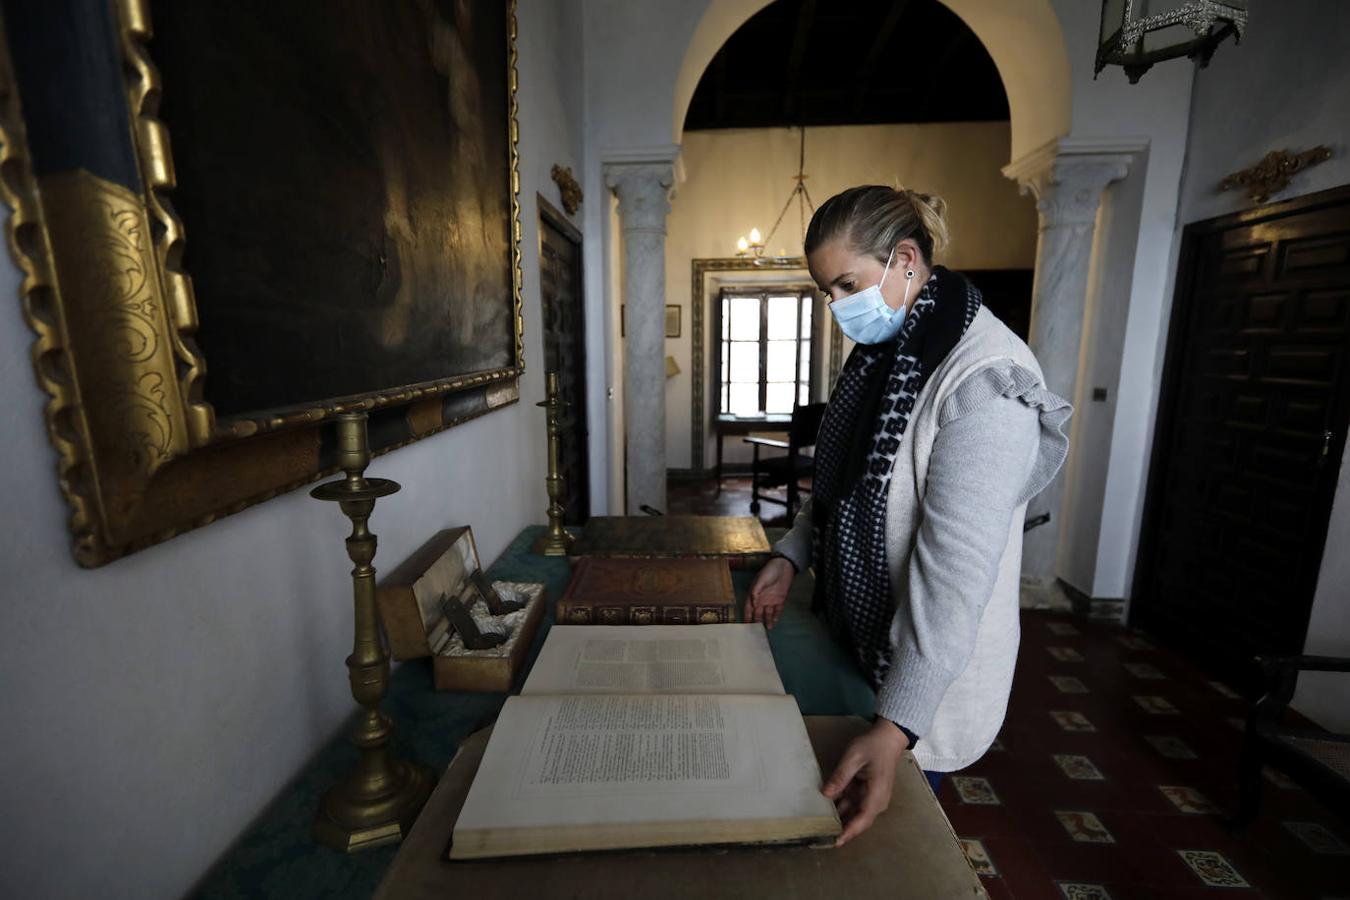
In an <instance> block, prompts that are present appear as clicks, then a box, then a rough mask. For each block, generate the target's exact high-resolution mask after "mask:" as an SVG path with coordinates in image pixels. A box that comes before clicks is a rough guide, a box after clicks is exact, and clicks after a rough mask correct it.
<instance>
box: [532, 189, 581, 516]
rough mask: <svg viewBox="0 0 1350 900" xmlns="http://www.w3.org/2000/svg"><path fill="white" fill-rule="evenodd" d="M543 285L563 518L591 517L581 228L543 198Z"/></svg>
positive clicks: (546, 353) (546, 368) (546, 354)
mask: <svg viewBox="0 0 1350 900" xmlns="http://www.w3.org/2000/svg"><path fill="white" fill-rule="evenodd" d="M539 289H540V293H541V295H542V298H543V307H544V329H543V331H544V371H546V372H557V373H558V387H559V393H560V395H561V397H562V400H563V402H564V404H565V405H564V407H563V409H562V413H561V415H560V419H559V423H558V425H559V429H560V431H561V447H560V451H559V468H560V471H561V474H562V476H563V478H564V480H565V484H566V492H565V493H564V495H563V499H562V503H563V521H564V522H566V523H567V524H568V525H580V524H582V523H583V522H585V521H586V519H588V518H590V496H591V494H590V478H589V468H588V461H589V456H588V454H587V450H586V441H587V430H586V326H585V309H584V303H585V300H584V296H583V294H582V290H581V234H580V233H579V232H578V231H577V230H576V229H575V228H573V227H572V225H571V224H570V223H569V222H568V221H567V219H566V218H564V217H563V215H562V213H560V212H558V211H557V210H555V209H553V208H552V207H551V206H549V205H548V204H547V203H546V202H545V201H544V200H542V199H540V201H539Z"/></svg>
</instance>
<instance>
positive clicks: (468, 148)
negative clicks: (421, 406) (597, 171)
mask: <svg viewBox="0 0 1350 900" xmlns="http://www.w3.org/2000/svg"><path fill="white" fill-rule="evenodd" d="M152 19H153V26H154V38H153V40H152V41H151V43H150V52H151V56H152V58H153V60H154V62H155V63H156V64H157V65H158V66H159V68H160V70H161V71H162V73H163V83H164V96H163V101H162V106H161V110H160V115H161V118H162V119H163V120H164V121H165V123H166V125H167V126H168V130H169V135H170V138H171V140H172V151H173V158H174V163H175V168H176V171H177V178H178V186H177V188H176V189H175V190H174V191H173V192H172V194H171V197H170V199H171V201H172V202H173V204H174V206H175V207H176V209H177V211H178V213H179V215H180V217H181V219H182V221H183V224H184V227H185V231H186V252H185V256H184V259H183V265H184V268H185V269H186V270H187V272H188V274H189V275H190V276H191V278H192V281H193V286H194V290H195V293H196V303H197V310H198V314H199V318H200V323H201V327H200V329H199V332H198V342H199V344H200V345H201V348H202V350H203V353H204V355H205V357H206V359H207V361H208V365H207V376H206V380H205V391H206V399H207V400H208V401H209V402H210V403H212V404H213V405H214V406H215V409H216V412H217V413H218V414H219V415H221V416H226V417H228V416H231V415H239V414H244V413H251V412H258V411H262V410H271V409H278V408H283V407H290V406H296V405H305V404H309V403H313V402H317V401H320V400H324V399H327V398H335V397H346V396H351V395H358V394H364V393H370V392H374V391H380V390H387V389H391V388H395V387H400V386H405V385H412V384H419V383H423V382H428V381H433V380H437V379H444V378H447V377H450V376H455V375H464V374H468V373H474V372H483V371H488V370H495V369H502V368H506V367H511V366H514V365H516V363H517V360H516V336H515V304H514V297H513V293H512V277H511V272H512V258H511V254H512V242H511V221H512V194H511V173H510V146H509V143H508V117H509V115H510V111H509V102H510V99H509V95H508V91H509V86H508V82H507V53H508V43H507V28H508V9H507V5H506V3H504V2H501V0H233V2H229V3H223V2H219V0H156V2H154V3H153V5H152Z"/></svg>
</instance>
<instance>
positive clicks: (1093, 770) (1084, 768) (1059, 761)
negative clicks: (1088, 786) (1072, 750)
mask: <svg viewBox="0 0 1350 900" xmlns="http://www.w3.org/2000/svg"><path fill="white" fill-rule="evenodd" d="M1054 758H1055V765H1057V766H1059V769H1060V771H1061V772H1063V773H1064V774H1065V775H1067V776H1068V777H1070V778H1072V779H1073V780H1074V781H1105V780H1106V776H1105V775H1103V774H1102V772H1101V769H1098V768H1097V766H1096V765H1095V764H1094V763H1093V762H1092V760H1090V759H1088V758H1087V757H1086V756H1073V755H1070V754H1063V753H1056V754H1054Z"/></svg>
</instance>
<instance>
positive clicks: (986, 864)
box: [961, 838, 998, 878]
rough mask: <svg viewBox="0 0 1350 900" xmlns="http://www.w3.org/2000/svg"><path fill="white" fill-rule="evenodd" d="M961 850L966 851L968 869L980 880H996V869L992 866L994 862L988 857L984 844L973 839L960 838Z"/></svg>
mask: <svg viewBox="0 0 1350 900" xmlns="http://www.w3.org/2000/svg"><path fill="white" fill-rule="evenodd" d="M961 849H962V850H964V851H966V859H967V860H968V861H969V862H970V867H971V868H972V869H974V870H975V874H976V875H979V876H980V877H981V878H997V877H998V868H997V867H996V866H995V865H994V860H993V859H992V858H991V857H990V856H989V851H988V850H986V849H985V847H984V844H982V843H980V842H979V841H978V840H976V839H975V838H961Z"/></svg>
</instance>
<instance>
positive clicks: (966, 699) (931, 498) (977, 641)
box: [748, 185, 1071, 844]
mask: <svg viewBox="0 0 1350 900" xmlns="http://www.w3.org/2000/svg"><path fill="white" fill-rule="evenodd" d="M946 240H947V225H946V221H945V218H944V204H943V203H942V201H941V200H939V199H938V198H936V197H931V196H927V195H924V194H918V193H915V192H914V191H907V190H894V189H892V188H889V187H884V186H880V185H868V186H864V187H856V188H852V189H850V190H847V191H844V192H843V193H842V194H838V195H837V196H834V197H831V198H830V199H829V201H827V202H826V203H825V204H824V205H823V206H821V207H820V209H819V210H817V211H816V214H815V215H814V216H813V217H812V219H811V225H810V227H809V228H808V229H807V232H806V257H807V264H808V266H809V267H810V270H811V277H812V278H813V279H815V282H816V284H817V285H819V287H820V289H821V291H823V292H824V293H825V294H826V296H827V298H828V299H829V302H830V312H831V313H832V314H833V315H834V318H835V320H836V321H837V322H838V323H839V327H840V328H841V329H842V330H843V332H844V334H845V335H847V336H848V337H850V338H852V339H853V340H854V341H855V342H856V343H857V346H855V347H854V348H853V352H852V353H851V354H850V355H849V358H848V362H847V363H846V364H845V365H844V369H843V371H842V372H841V373H840V377H839V381H838V383H837V384H836V385H835V388H834V393H833V396H832V397H831V398H830V405H829V409H828V411H827V412H826V414H825V419H824V422H823V424H822V425H821V430H820V436H819V439H818V441H817V444H816V475H815V484H814V490H813V493H812V497H811V499H810V500H809V501H808V502H807V503H806V505H805V506H804V507H803V509H802V511H801V513H800V514H798V516H797V518H796V520H795V522H794V524H793V527H792V529H791V531H789V532H788V534H787V535H786V536H785V537H784V538H783V539H782V540H781V541H779V542H778V544H777V545H775V547H774V556H773V558H771V559H770V560H769V562H768V564H767V565H766V566H765V567H764V569H763V570H762V571H761V572H760V574H759V575H758V577H757V578H756V579H755V583H754V586H753V587H752V588H751V589H750V599H749V604H748V607H749V608H748V618H749V620H750V621H752V622H753V621H760V622H763V623H764V624H765V625H766V626H767V627H769V628H772V627H773V626H774V624H775V623H776V622H777V621H778V618H779V616H780V615H781V613H782V610H783V604H784V602H785V601H786V599H787V593H788V587H789V585H790V584H791V582H792V579H793V576H794V575H795V574H796V573H797V572H801V571H803V570H805V569H806V568H807V567H808V566H812V567H813V568H814V571H815V575H816V586H815V590H816V594H815V603H814V608H815V609H816V610H817V612H819V613H821V614H822V615H823V616H824V618H825V620H826V622H827V623H828V624H829V626H830V629H831V631H832V633H833V634H834V635H835V637H836V638H837V639H839V640H840V641H841V642H842V643H843V644H844V645H845V646H846V647H847V648H848V649H849V650H850V651H851V653H852V655H853V657H854V659H855V661H856V662H857V664H858V666H859V667H860V669H861V670H862V673H863V674H864V675H865V676H866V677H867V678H868V680H869V681H870V682H871V683H872V686H873V688H874V689H875V690H876V717H875V720H874V722H873V725H872V728H871V729H870V730H869V731H868V732H867V733H866V734H864V735H863V736H861V737H859V738H858V739H857V740H855V741H854V742H853V743H852V744H851V745H850V746H849V747H848V749H847V751H846V752H845V753H844V756H843V758H842V760H841V761H840V763H839V765H838V767H837V768H836V769H835V771H834V773H833V774H832V775H831V776H830V778H829V779H828V780H827V781H826V783H825V786H824V792H825V794H826V795H827V796H828V797H830V798H831V799H833V800H835V802H836V805H837V806H838V809H839V813H840V816H841V818H842V819H843V821H844V831H843V834H842V835H841V836H840V838H839V844H844V843H846V842H848V841H849V840H852V839H853V838H854V837H856V836H857V835H858V834H860V833H862V832H863V831H864V830H866V829H867V828H868V826H870V825H871V824H872V822H873V820H874V819H875V818H876V816H877V815H878V814H879V813H880V812H882V811H883V810H884V809H885V808H886V807H887V805H888V804H889V803H890V797H891V786H892V781H893V778H894V773H895V767H896V763H897V761H898V760H899V757H900V755H901V754H902V753H903V752H904V750H905V749H906V748H908V747H913V748H914V755H915V757H916V759H917V760H918V761H919V763H920V764H921V765H922V766H923V768H924V770H925V771H926V772H927V773H928V775H929V780H930V782H931V783H932V784H933V785H934V787H936V784H937V782H938V780H939V779H940V778H941V774H940V773H944V772H951V771H955V770H957V769H961V768H964V767H965V766H968V765H970V764H971V763H972V762H974V761H975V760H977V759H979V758H980V757H981V756H982V755H983V754H984V752H985V750H987V749H988V748H989V745H990V744H991V743H993V740H994V738H995V736H996V735H997V734H998V730H999V728H1000V726H1001V725H1002V724H1003V715H1004V712H1005V711H1006V709H1007V703H1008V693H1009V691H1010V689H1011V686H1012V674H1013V663H1014V661H1015V659H1016V656H1017V642H1018V634H1019V631H1018V582H1019V575H1020V569H1021V557H1022V521H1023V518H1024V516H1025V511H1026V504H1027V501H1028V500H1029V499H1030V498H1031V497H1032V496H1034V495H1035V494H1036V493H1038V492H1039V491H1040V490H1041V489H1042V488H1043V487H1045V486H1046V485H1047V484H1048V483H1049V482H1050V480H1051V479H1052V478H1053V477H1054V476H1055V473H1056V472H1057V471H1058V470H1059V467H1060V465H1061V464H1062V463H1063V461H1064V457H1065V454H1066V453H1067V451H1068V440H1067V439H1066V438H1065V436H1064V434H1063V431H1062V426H1063V424H1064V422H1065V421H1066V420H1067V419H1068V417H1069V415H1070V413H1071V410H1070V408H1069V405H1068V404H1067V403H1065V402H1064V400H1062V399H1061V398H1059V397H1057V396H1055V395H1054V394H1052V393H1050V392H1049V391H1047V390H1046V389H1045V384H1044V378H1043V376H1042V374H1041V370H1040V367H1039V366H1038V365H1037V363H1036V359H1035V357H1034V356H1032V354H1031V351H1030V350H1028V349H1027V346H1026V344H1024V343H1023V342H1022V341H1021V340H1019V339H1018V338H1017V336H1016V335H1014V334H1013V333H1012V332H1011V331H1009V330H1008V329H1007V328H1006V327H1005V326H1004V325H1003V324H1002V323H1001V322H1000V321H999V320H998V319H997V318H996V317H995V316H994V315H993V314H992V313H990V312H989V311H988V310H987V309H985V308H983V307H982V306H981V305H980V294H979V291H977V290H976V289H975V288H974V287H973V286H972V285H971V284H970V282H968V281H967V280H966V279H965V278H963V277H962V276H960V275H958V274H956V273H954V272H951V271H949V270H947V269H944V268H942V267H941V266H935V265H934V264H933V255H934V253H936V252H939V251H941V249H942V248H943V246H944V245H945V244H946Z"/></svg>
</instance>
